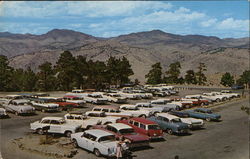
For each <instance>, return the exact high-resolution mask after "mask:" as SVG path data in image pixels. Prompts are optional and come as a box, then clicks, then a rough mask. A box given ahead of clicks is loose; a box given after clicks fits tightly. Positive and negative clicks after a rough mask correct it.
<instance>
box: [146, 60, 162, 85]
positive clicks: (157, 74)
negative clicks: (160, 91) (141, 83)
mask: <svg viewBox="0 0 250 159" xmlns="http://www.w3.org/2000/svg"><path fill="white" fill-rule="evenodd" d="M151 67H152V69H151V70H150V71H149V73H148V74H146V75H145V78H147V84H159V83H161V82H162V78H161V76H162V67H161V63H160V62H157V63H155V64H153V65H152V66H151Z"/></svg>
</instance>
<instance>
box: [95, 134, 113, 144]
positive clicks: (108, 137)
mask: <svg viewBox="0 0 250 159" xmlns="http://www.w3.org/2000/svg"><path fill="white" fill-rule="evenodd" d="M112 141H115V135H108V136H103V137H100V139H99V142H102V143H103V142H112Z"/></svg>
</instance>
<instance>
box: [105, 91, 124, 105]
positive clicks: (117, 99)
mask: <svg viewBox="0 0 250 159" xmlns="http://www.w3.org/2000/svg"><path fill="white" fill-rule="evenodd" d="M100 94H101V96H102V97H103V98H105V99H106V100H107V101H109V102H114V103H126V102H127V98H126V97H122V96H121V95H120V94H118V93H104V92H101V93H100Z"/></svg>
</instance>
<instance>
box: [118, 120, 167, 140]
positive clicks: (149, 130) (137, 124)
mask: <svg viewBox="0 0 250 159" xmlns="http://www.w3.org/2000/svg"><path fill="white" fill-rule="evenodd" d="M117 123H124V124H127V125H129V126H131V127H132V128H133V129H134V130H135V132H137V133H139V134H144V135H147V136H148V137H149V138H150V139H151V140H152V139H163V131H162V130H161V128H160V127H159V125H158V124H157V123H156V122H154V121H151V120H147V119H144V118H130V119H127V120H118V121H117Z"/></svg>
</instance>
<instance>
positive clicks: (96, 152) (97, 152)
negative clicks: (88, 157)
mask: <svg viewBox="0 0 250 159" xmlns="http://www.w3.org/2000/svg"><path fill="white" fill-rule="evenodd" d="M94 154H95V155H96V156H97V157H100V156H101V152H100V151H99V150H98V149H96V148H95V149H94Z"/></svg>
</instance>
